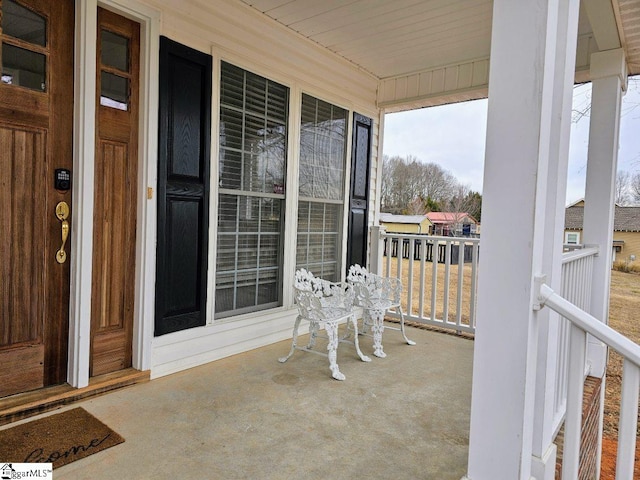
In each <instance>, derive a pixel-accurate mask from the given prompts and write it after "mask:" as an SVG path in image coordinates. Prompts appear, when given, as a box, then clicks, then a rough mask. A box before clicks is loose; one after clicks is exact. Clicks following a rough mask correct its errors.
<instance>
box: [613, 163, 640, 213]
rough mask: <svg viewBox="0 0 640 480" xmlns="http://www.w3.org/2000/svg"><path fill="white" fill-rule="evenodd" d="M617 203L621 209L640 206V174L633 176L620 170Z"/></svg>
mask: <svg viewBox="0 0 640 480" xmlns="http://www.w3.org/2000/svg"><path fill="white" fill-rule="evenodd" d="M615 197H616V198H615V202H616V204H618V205H620V206H621V207H627V206H629V205H640V172H636V173H634V174H631V173H629V172H627V171H626V170H618V173H617V175H616V190H615Z"/></svg>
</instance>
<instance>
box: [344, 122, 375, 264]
mask: <svg viewBox="0 0 640 480" xmlns="http://www.w3.org/2000/svg"><path fill="white" fill-rule="evenodd" d="M372 128H373V120H371V119H370V118H367V117H364V116H362V115H360V114H358V113H354V114H353V141H352V152H351V193H350V198H349V203H350V211H349V236H348V238H347V268H348V267H349V266H351V265H355V264H358V265H362V266H363V267H364V266H366V262H367V237H368V235H367V234H368V230H369V228H368V221H367V219H368V206H369V168H370V165H371V142H372V140H373V135H372V133H373V132H372Z"/></svg>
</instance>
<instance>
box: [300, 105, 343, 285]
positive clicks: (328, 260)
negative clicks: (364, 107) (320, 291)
mask: <svg viewBox="0 0 640 480" xmlns="http://www.w3.org/2000/svg"><path fill="white" fill-rule="evenodd" d="M347 113H348V112H347V111H346V110H344V109H342V108H340V107H336V106H335V105H331V104H330V103H327V102H324V101H322V100H319V99H317V98H314V97H311V96H309V95H303V96H302V109H301V125H300V177H299V191H300V196H301V197H307V198H313V199H315V200H314V201H307V200H306V199H305V201H300V202H299V203H298V237H297V240H298V246H297V252H296V263H297V268H306V269H307V270H310V271H311V272H313V273H314V274H315V275H318V276H321V277H322V278H326V279H327V280H332V281H337V280H338V276H339V271H340V269H339V268H338V262H339V259H340V244H341V238H342V231H341V225H342V215H343V208H342V202H344V181H345V178H344V174H345V173H344V172H345V164H346V143H347V142H346V125H347ZM336 200H337V201H339V202H340V203H336V202H335V201H336Z"/></svg>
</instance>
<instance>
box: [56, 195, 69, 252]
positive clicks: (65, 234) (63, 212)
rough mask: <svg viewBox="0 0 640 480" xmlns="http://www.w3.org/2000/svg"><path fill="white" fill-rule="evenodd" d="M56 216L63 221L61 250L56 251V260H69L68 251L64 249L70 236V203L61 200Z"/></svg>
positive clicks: (57, 206)
mask: <svg viewBox="0 0 640 480" xmlns="http://www.w3.org/2000/svg"><path fill="white" fill-rule="evenodd" d="M56 218H57V219H58V220H60V222H62V246H61V247H60V250H58V251H57V252H56V261H57V262H58V263H64V262H66V261H67V252H65V251H64V246H65V245H66V243H67V238H69V222H68V221H67V218H69V205H67V202H60V203H58V204H57V205H56Z"/></svg>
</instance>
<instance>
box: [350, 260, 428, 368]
mask: <svg viewBox="0 0 640 480" xmlns="http://www.w3.org/2000/svg"><path fill="white" fill-rule="evenodd" d="M347 282H348V283H350V284H351V285H353V288H354V292H355V304H356V305H359V306H360V307H362V309H363V311H364V315H363V325H362V332H361V333H363V334H368V331H369V327H371V330H372V332H373V335H372V336H373V350H374V351H373V354H374V355H375V356H376V357H380V358H384V357H386V356H387V354H386V353H384V351H383V349H382V334H383V332H384V329H385V326H384V314H385V312H386V311H387V310H389V309H392V308H394V309H397V311H398V312H399V313H400V328H398V327H390V326H387V327H386V328H388V329H390V330H398V331H400V332H402V336H403V337H404V341H405V342H407V344H409V345H415V344H416V342H414V341H413V340H409V339H408V338H407V335H406V334H405V331H404V314H403V313H402V307H401V306H400V297H401V296H402V282H400V280H399V279H397V278H387V277H381V276H380V275H376V274H375V273H371V272H369V271H367V269H366V268H364V267H361V266H360V265H352V266H351V267H350V268H349V275H348V276H347ZM356 336H357V333H356Z"/></svg>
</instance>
